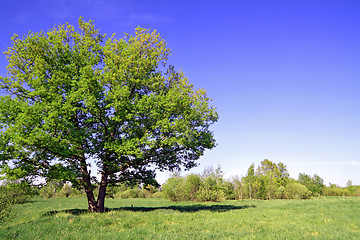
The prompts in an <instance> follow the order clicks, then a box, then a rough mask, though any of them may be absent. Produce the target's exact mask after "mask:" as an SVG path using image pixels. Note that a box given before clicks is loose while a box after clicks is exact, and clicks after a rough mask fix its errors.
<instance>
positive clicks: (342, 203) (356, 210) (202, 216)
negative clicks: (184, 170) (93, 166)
mask: <svg viewBox="0 0 360 240" xmlns="http://www.w3.org/2000/svg"><path fill="white" fill-rule="evenodd" d="M105 205H106V207H107V208H108V211H107V212H106V213H103V214H99V213H88V212H87V211H86V208H87V201H86V199H84V198H57V199H35V200H33V201H32V202H30V203H26V204H22V205H15V206H13V208H12V214H11V216H10V218H8V219H6V220H5V221H3V222H1V223H0V239H54V240H55V239H360V198H359V197H345V198H342V197H326V198H319V199H311V200H269V201H262V200H244V201H225V202H222V203H194V202H178V203H174V202H170V201H168V200H164V199H107V200H106V204H105ZM131 205H133V209H132V208H131Z"/></svg>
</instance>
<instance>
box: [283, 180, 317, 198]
mask: <svg viewBox="0 0 360 240" xmlns="http://www.w3.org/2000/svg"><path fill="white" fill-rule="evenodd" d="M285 196H286V198H288V199H309V198H310V197H311V192H310V191H309V190H308V189H307V188H306V187H305V186H304V185H302V184H300V183H289V184H288V185H286V187H285Z"/></svg>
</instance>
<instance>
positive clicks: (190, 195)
mask: <svg viewBox="0 0 360 240" xmlns="http://www.w3.org/2000/svg"><path fill="white" fill-rule="evenodd" d="M162 191H163V194H164V196H165V197H166V198H168V199H171V200H173V201H188V200H190V201H222V200H226V199H245V198H247V199H252V198H256V199H264V200H265V199H275V198H277V199H308V198H311V197H319V196H360V186H353V185H352V183H351V181H350V180H349V182H348V184H347V186H346V187H340V186H338V185H336V184H330V186H328V187H327V186H325V185H324V180H323V179H322V178H321V177H320V176H318V175H317V174H315V175H314V176H310V175H307V174H305V173H300V174H299V177H298V179H293V178H291V177H290V176H289V173H288V171H287V169H286V166H285V165H284V164H283V163H281V162H280V163H278V164H275V163H273V162H271V161H269V160H268V159H265V160H264V161H262V162H261V163H260V165H259V166H258V167H257V169H255V166H254V164H252V165H251V166H250V167H249V169H248V171H247V174H246V176H245V177H242V178H240V177H233V178H232V179H230V180H226V179H225V178H224V175H223V172H222V170H221V168H220V167H218V168H217V169H215V170H214V169H213V168H212V167H209V168H206V169H205V170H204V172H203V173H202V174H189V175H187V176H180V175H179V174H174V175H173V176H172V177H170V178H169V179H168V180H167V181H166V183H165V184H163V186H162Z"/></svg>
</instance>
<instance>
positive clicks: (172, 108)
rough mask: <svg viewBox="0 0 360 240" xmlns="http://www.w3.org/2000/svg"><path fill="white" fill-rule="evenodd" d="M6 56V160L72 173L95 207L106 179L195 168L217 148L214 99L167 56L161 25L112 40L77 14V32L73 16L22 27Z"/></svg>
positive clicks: (100, 204) (32, 171) (31, 171)
mask: <svg viewBox="0 0 360 240" xmlns="http://www.w3.org/2000/svg"><path fill="white" fill-rule="evenodd" d="M5 54H6V56H7V59H8V62H9V65H8V66H7V70H8V75H7V76H6V77H1V78H0V85H1V86H0V87H1V89H2V90H3V91H5V92H6V93H7V95H6V96H3V97H1V100H0V124H1V127H0V128H1V134H0V154H1V156H0V164H1V165H0V167H2V168H7V169H8V171H7V172H6V174H8V175H11V173H12V171H13V170H14V169H21V170H22V171H25V172H26V173H27V175H28V176H42V177H45V178H46V179H50V180H51V179H58V180H59V179H60V180H63V181H70V182H72V184H73V185H75V186H80V187H82V188H83V189H84V190H85V192H86V194H87V198H88V204H89V211H99V212H102V211H104V201H105V192H106V187H107V185H108V184H109V183H113V182H117V181H127V180H133V179H140V180H146V179H150V178H153V177H154V169H160V170H176V169H180V168H181V167H184V168H185V169H189V168H192V167H194V166H196V160H197V159H198V158H199V157H200V156H201V155H202V154H203V153H204V151H205V150H206V149H211V148H213V147H214V146H215V140H214V137H213V133H212V132H211V131H210V130H209V127H210V125H211V124H213V123H214V122H216V121H217V118H218V116H217V113H216V111H215V109H214V108H213V107H212V106H211V105H210V103H209V102H210V99H209V98H208V97H207V95H206V92H205V90H202V89H200V90H194V89H193V86H192V85H191V84H189V82H188V80H187V78H186V77H184V75H183V73H182V72H178V71H176V70H175V69H174V67H172V66H169V65H168V64H167V59H168V56H169V54H170V50H169V49H168V48H167V47H166V43H165V42H164V40H162V39H161V38H160V36H159V34H157V33H156V31H153V32H149V31H148V30H145V29H142V28H137V29H136V30H135V34H134V35H126V36H125V37H124V38H122V39H117V38H116V36H115V35H113V36H112V37H110V38H106V36H105V35H102V34H100V33H99V31H98V30H97V29H96V28H95V27H94V25H93V22H92V21H89V22H85V21H83V20H82V19H81V18H80V19H79V30H77V29H75V28H74V27H73V26H72V25H70V24H68V23H66V24H64V25H59V26H56V27H54V28H53V29H52V30H50V31H48V32H38V33H29V34H28V35H26V36H23V37H21V38H20V37H18V36H16V35H15V36H14V37H13V38H12V46H11V47H9V49H8V51H7V52H5ZM92 161H93V162H94V163H95V164H96V166H97V167H98V173H99V176H100V178H99V179H100V180H99V181H98V183H99V188H98V189H99V192H98V197H97V199H96V198H95V196H94V189H93V185H92V183H93V182H94V179H93V178H94V176H95V174H94V173H93V174H91V173H90V168H89V166H90V164H91V162H92ZM7 166H10V167H11V170H9V168H8V167H7Z"/></svg>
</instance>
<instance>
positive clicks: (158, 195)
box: [151, 191, 164, 198]
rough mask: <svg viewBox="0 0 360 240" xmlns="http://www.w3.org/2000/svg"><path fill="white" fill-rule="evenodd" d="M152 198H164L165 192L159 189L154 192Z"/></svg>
mask: <svg viewBox="0 0 360 240" xmlns="http://www.w3.org/2000/svg"><path fill="white" fill-rule="evenodd" d="M151 197H152V198H164V194H163V192H161V191H158V192H156V193H154V194H153V195H151Z"/></svg>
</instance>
